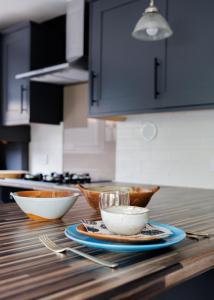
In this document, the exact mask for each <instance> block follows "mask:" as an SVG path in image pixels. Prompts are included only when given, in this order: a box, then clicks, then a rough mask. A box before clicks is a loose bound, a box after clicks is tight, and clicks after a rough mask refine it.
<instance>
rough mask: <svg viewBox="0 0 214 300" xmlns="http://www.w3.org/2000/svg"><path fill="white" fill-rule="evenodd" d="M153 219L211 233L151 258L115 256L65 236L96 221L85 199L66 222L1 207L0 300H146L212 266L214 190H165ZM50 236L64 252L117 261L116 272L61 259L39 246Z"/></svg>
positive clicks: (74, 259) (155, 201)
mask: <svg viewBox="0 0 214 300" xmlns="http://www.w3.org/2000/svg"><path fill="white" fill-rule="evenodd" d="M149 208H150V209H151V218H152V219H154V220H157V221H159V222H164V223H169V224H172V225H175V226H178V227H182V228H183V229H185V230H189V231H199V232H200V231H201V232H202V231H203V232H207V233H209V234H211V238H210V239H201V240H200V241H196V240H191V239H188V238H187V239H186V240H185V241H183V242H181V243H180V244H178V245H176V246H174V247H171V248H169V249H164V250H158V251H153V252H150V253H135V254H131V253H122V254H120V253H111V252H105V251H102V250H96V249H92V248H87V247H85V246H81V245H78V244H76V243H75V242H72V241H70V240H68V239H67V238H66V237H65V236H64V234H63V231H64V229H65V227H66V226H68V225H71V224H73V223H77V222H79V220H80V219H81V218H86V219H87V218H88V219H93V218H94V217H98V214H97V213H95V212H94V211H93V210H92V209H91V208H89V206H88V204H87V203H86V201H85V199H83V198H80V199H79V200H78V201H77V202H76V204H75V206H74V207H73V208H72V209H71V210H70V212H69V213H68V214H67V215H66V216H64V218H63V219H62V220H61V221H54V222H49V221H48V222H39V221H31V220H29V219H27V218H26V216H25V215H24V213H23V212H22V211H21V210H20V209H19V208H18V207H17V205H16V204H15V203H10V204H1V205H0V299H4V300H7V299H10V300H13V299H21V300H25V299H26V300H27V299H43V300H52V299H60V300H61V299H72V300H75V299H97V300H98V299H102V300H105V299H114V300H116V299H149V298H151V297H152V296H154V295H156V294H157V293H160V292H162V291H164V290H166V289H168V288H170V287H172V286H175V285H177V284H180V283H182V282H184V281H186V280H187V279H190V278H192V277H195V276H197V275H199V274H201V273H203V272H206V271H208V270H210V269H212V268H213V266H214V238H213V237H214V226H213V225H214V224H213V214H214V191H209V190H197V189H183V188H161V189H160V191H159V192H157V193H156V194H155V195H154V197H153V198H152V200H151V202H150V204H149ZM42 233H46V234H48V235H49V237H50V238H52V239H53V240H54V241H55V242H57V243H59V244H60V245H67V246H71V247H76V248H77V249H80V250H82V251H85V252H87V253H90V254H91V255H94V256H97V257H100V258H105V259H107V260H110V261H113V262H118V263H119V264H120V267H119V268H118V269H116V270H111V269H108V268H105V267H102V266H100V265H97V264H94V263H93V262H91V261H88V260H86V259H84V258H81V257H78V256H76V255H75V254H65V255H56V254H54V253H52V252H50V251H49V250H47V249H46V248H45V247H44V246H43V245H41V243H40V241H39V240H38V236H39V235H40V234H42Z"/></svg>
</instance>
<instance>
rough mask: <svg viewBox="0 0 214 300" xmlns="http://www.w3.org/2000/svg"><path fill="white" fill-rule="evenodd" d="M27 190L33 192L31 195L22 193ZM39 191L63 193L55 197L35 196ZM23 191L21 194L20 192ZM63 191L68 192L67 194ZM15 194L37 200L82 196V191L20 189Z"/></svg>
mask: <svg viewBox="0 0 214 300" xmlns="http://www.w3.org/2000/svg"><path fill="white" fill-rule="evenodd" d="M25 192H32V194H31V195H25V194H24V195H22V193H25ZM38 192H51V193H52V192H57V193H62V195H57V196H55V197H45V196H42V195H41V197H35V195H36V193H38ZM20 193H21V194H20ZM63 193H67V195H66V196H65V195H64V194H63ZM12 194H13V195H14V196H16V197H19V198H25V199H34V200H35V199H36V200H44V199H45V200H54V199H62V198H64V199H66V198H71V197H77V196H80V193H78V192H75V191H74V192H73V191H62V190H61V191H59V190H54V191H53V190H28V191H27V190H26V191H18V192H15V193H12Z"/></svg>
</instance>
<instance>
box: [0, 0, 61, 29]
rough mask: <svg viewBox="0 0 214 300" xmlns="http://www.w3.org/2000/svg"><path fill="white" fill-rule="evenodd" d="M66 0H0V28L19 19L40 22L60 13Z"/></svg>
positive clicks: (19, 20)
mask: <svg viewBox="0 0 214 300" xmlns="http://www.w3.org/2000/svg"><path fill="white" fill-rule="evenodd" d="M66 1H67V0H5V1H4V0H0V29H3V28H5V27H7V26H9V25H13V24H15V23H17V22H21V21H29V20H31V21H35V22H42V21H44V20H48V19H51V18H54V17H56V16H59V15H62V14H64V13H65V11H66Z"/></svg>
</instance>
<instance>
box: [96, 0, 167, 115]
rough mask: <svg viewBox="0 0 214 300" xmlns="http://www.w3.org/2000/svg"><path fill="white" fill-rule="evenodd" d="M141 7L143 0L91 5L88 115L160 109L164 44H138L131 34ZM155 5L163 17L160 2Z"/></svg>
mask: <svg viewBox="0 0 214 300" xmlns="http://www.w3.org/2000/svg"><path fill="white" fill-rule="evenodd" d="M147 6H148V1H147V0H132V1H130V0H129V1H128V0H108V1H106V0H101V1H95V2H92V3H91V40H90V42H91V46H90V48H91V54H90V72H91V73H90V74H91V77H90V87H91V93H90V114H91V115H113V114H123V113H138V112H143V111H151V110H153V109H154V108H157V107H160V106H161V101H162V100H161V99H162V95H163V92H164V69H165V68H164V58H165V42H163V41H158V42H144V41H139V40H136V39H134V38H133V37H132V35H131V34H132V31H133V29H134V27H135V24H136V23H137V21H138V20H139V18H140V17H141V15H142V13H143V11H144V9H145V8H146V7H147ZM157 6H158V7H159V8H160V11H161V12H162V13H163V14H164V13H165V6H166V1H165V0H161V1H157ZM157 62H158V63H159V64H160V65H159V66H158V65H157ZM158 93H159V95H158Z"/></svg>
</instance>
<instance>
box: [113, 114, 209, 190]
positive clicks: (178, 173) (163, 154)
mask: <svg viewBox="0 0 214 300" xmlns="http://www.w3.org/2000/svg"><path fill="white" fill-rule="evenodd" d="M146 122H152V123H154V124H155V125H156V126H157V129H158V133H157V136H156V138H154V139H153V140H152V141H150V142H147V141H145V140H144V139H143V137H142V131H141V129H142V125H143V124H145V123H146ZM116 180H118V181H124V182H133V183H148V184H162V185H173V186H188V187H201V188H214V110H202V111H189V112H188V111H186V112H173V113H157V114H144V115H138V116H130V117H128V120H127V121H126V122H124V123H123V122H121V123H118V124H117V146H116Z"/></svg>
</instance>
